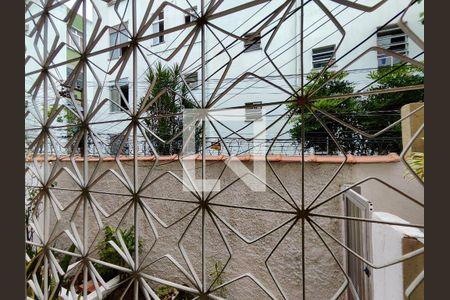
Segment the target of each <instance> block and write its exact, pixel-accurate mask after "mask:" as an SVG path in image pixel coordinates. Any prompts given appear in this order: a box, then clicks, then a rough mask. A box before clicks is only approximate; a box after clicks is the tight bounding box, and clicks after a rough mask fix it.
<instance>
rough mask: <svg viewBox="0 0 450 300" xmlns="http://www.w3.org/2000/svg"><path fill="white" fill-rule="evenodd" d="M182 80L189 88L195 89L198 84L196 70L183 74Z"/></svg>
mask: <svg viewBox="0 0 450 300" xmlns="http://www.w3.org/2000/svg"><path fill="white" fill-rule="evenodd" d="M184 81H186V83H187V85H188V86H189V87H190V88H191V89H195V88H196V87H197V86H198V72H192V73H188V74H185V75H184Z"/></svg>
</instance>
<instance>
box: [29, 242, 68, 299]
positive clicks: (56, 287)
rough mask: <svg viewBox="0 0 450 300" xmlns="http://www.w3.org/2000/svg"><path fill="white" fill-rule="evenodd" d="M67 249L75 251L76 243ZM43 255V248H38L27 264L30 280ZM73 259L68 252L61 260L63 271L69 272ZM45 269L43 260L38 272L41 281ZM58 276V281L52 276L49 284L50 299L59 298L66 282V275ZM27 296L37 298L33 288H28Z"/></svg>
mask: <svg viewBox="0 0 450 300" xmlns="http://www.w3.org/2000/svg"><path fill="white" fill-rule="evenodd" d="M67 251H68V252H72V253H73V252H74V251H75V245H74V244H72V245H71V246H70V247H69V249H68V250H67ZM42 255H44V252H43V251H42V248H39V249H37V250H36V252H35V255H34V256H33V257H32V258H31V260H30V261H29V262H28V264H27V265H26V267H25V274H26V275H25V276H26V280H30V279H31V278H32V276H33V273H34V271H35V269H36V267H37V266H38V265H37V264H38V263H39V260H40V258H41V256H42ZM72 259H73V257H72V256H71V255H69V254H66V255H64V256H63V258H62V259H61V260H60V262H59V265H60V267H61V269H62V270H63V272H67V269H68V268H69V265H70V262H71V261H72ZM43 270H44V264H42V262H41V265H40V266H39V269H38V271H37V272H36V276H37V278H38V281H39V282H40V281H41V280H42V272H43ZM58 276H59V278H58V280H59V281H58V282H57V281H56V279H55V278H53V277H50V284H49V295H50V299H59V298H58V295H59V293H60V291H61V287H62V286H63V283H64V275H58ZM27 296H28V297H30V298H32V299H35V294H34V292H33V290H32V289H31V288H29V289H27Z"/></svg>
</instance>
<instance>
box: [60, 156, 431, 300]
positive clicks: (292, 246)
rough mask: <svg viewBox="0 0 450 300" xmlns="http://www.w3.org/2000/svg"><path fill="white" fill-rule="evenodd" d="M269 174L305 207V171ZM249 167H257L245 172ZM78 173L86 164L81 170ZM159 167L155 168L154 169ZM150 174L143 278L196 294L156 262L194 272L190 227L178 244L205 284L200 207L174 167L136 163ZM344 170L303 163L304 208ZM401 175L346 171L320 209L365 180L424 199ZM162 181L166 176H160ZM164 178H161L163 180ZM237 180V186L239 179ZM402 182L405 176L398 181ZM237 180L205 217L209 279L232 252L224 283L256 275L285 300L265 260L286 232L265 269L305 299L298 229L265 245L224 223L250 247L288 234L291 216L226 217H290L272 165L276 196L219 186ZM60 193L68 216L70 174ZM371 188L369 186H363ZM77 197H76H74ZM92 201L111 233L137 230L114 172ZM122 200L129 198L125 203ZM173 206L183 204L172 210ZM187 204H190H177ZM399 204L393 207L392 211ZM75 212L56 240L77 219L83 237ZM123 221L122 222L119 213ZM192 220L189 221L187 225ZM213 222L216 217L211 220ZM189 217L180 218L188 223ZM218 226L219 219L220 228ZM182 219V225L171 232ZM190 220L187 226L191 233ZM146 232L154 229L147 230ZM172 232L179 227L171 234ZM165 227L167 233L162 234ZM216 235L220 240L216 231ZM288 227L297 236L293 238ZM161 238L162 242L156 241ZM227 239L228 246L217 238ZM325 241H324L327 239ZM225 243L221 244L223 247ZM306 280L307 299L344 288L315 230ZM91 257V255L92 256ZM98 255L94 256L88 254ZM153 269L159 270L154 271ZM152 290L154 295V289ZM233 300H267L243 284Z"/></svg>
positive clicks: (63, 240)
mask: <svg viewBox="0 0 450 300" xmlns="http://www.w3.org/2000/svg"><path fill="white" fill-rule="evenodd" d="M122 165H123V168H124V170H125V171H126V173H127V176H129V177H130V178H132V174H133V172H132V170H133V169H132V162H131V161H130V162H127V161H122ZM271 165H272V167H273V170H274V171H275V172H276V173H277V175H278V177H279V178H280V179H281V180H282V182H283V184H284V185H285V187H286V189H287V190H288V191H289V193H290V194H291V195H292V197H293V200H294V201H295V203H296V204H297V205H300V203H301V169H300V164H299V163H275V162H274V163H272V164H271ZM62 166H65V167H67V168H68V169H70V170H72V171H73V166H71V165H70V164H69V163H67V162H64V163H63V164H62V165H61V166H60V167H62ZM247 166H248V167H249V168H251V166H250V165H249V164H248V163H247ZM78 167H80V165H78ZM94 167H95V163H94V162H93V163H92V164H90V165H89V168H90V170H91V171H92V169H93V168H94ZM153 167H154V168H153ZM199 167H200V165H197V178H199V177H200V174H201V173H200V168H199ZM223 167H224V164H223V162H221V161H219V162H208V167H207V177H208V178H218V175H219V174H220V173H221V172H222V169H223ZM152 168H153V171H152V173H151V174H150V176H149V177H148V179H147V181H146V182H153V183H152V184H151V185H150V186H149V187H148V188H146V189H145V190H144V191H143V192H142V193H141V196H142V197H141V200H142V202H143V203H145V205H146V206H147V207H148V210H147V209H146V210H145V211H146V212H148V214H147V217H148V218H147V217H146V216H145V215H144V214H143V213H142V212H143V211H144V210H142V209H140V210H139V213H138V220H139V221H138V222H139V224H138V227H139V230H140V236H141V240H142V241H143V252H142V256H141V257H144V256H145V259H144V260H145V265H147V264H151V263H152V262H154V263H153V264H151V265H150V266H149V267H148V268H146V272H148V273H149V274H152V275H154V276H157V277H159V278H164V279H167V280H172V281H174V282H177V283H183V284H187V285H190V286H191V284H190V283H189V280H188V279H187V278H186V276H184V275H183V274H182V273H181V272H180V271H179V270H178V269H177V268H176V267H175V266H174V265H173V264H172V263H171V262H170V261H169V260H168V259H167V258H164V259H162V260H160V261H156V260H157V259H158V258H161V257H162V256H163V255H166V254H170V255H171V256H172V257H173V258H174V259H175V260H176V261H178V262H179V263H180V264H181V266H182V267H183V268H184V269H185V270H188V265H187V263H186V261H185V260H184V259H183V256H182V255H181V252H180V250H179V248H178V242H179V241H180V239H181V237H182V235H183V232H184V231H185V229H186V228H187V227H189V229H188V230H187V231H186V232H185V235H184V237H183V238H182V239H181V243H180V245H182V246H183V247H184V249H185V250H186V253H187V256H188V258H189V260H190V262H191V263H192V266H193V268H194V270H195V273H196V274H197V276H198V277H199V278H201V212H199V213H198V214H197V215H196V216H195V217H194V215H195V211H194V212H192V213H190V214H189V212H190V211H192V210H195V208H196V207H197V205H196V202H195V201H196V199H195V198H194V197H193V196H192V194H191V193H189V192H187V191H183V187H182V185H181V184H180V183H179V182H178V181H177V180H176V179H175V178H174V177H173V176H172V175H170V174H168V173H167V171H171V172H173V173H174V174H176V175H177V176H180V177H181V176H182V173H181V168H180V165H179V163H178V162H177V161H172V162H169V163H168V162H160V163H159V164H158V165H156V166H154V164H153V162H139V173H138V176H139V180H140V181H141V182H142V180H143V179H144V178H145V176H146V175H147V172H149V171H150V170H151V169H152ZM337 168H338V165H337V164H326V163H307V164H306V167H305V174H307V176H305V200H306V204H308V203H310V202H311V201H312V199H315V198H316V196H317V195H318V194H319V193H320V191H321V189H322V188H323V187H324V186H325V185H326V184H327V182H328V180H329V179H330V178H331V176H332V174H333V172H334V171H335V170H336V169H337ZM109 169H111V170H115V171H116V172H118V173H119V174H120V170H119V168H118V166H117V164H116V163H115V162H103V164H102V165H101V166H99V169H98V173H96V175H95V178H97V176H99V175H100V174H102V173H103V172H105V171H107V170H109ZM401 172H402V166H401V164H400V163H390V164H387V163H385V164H355V165H346V166H344V168H343V169H342V170H341V172H339V175H338V176H337V177H336V178H335V179H334V180H333V181H332V183H331V184H330V186H329V187H328V188H327V189H326V190H325V191H324V192H323V193H322V194H321V195H320V197H319V198H318V200H317V202H316V203H320V202H321V201H323V200H325V199H327V198H328V197H330V196H332V195H333V194H335V193H338V192H339V190H340V188H341V186H342V185H343V184H347V183H352V182H356V181H357V180H360V179H362V178H363V177H364V176H367V175H368V174H370V175H371V176H377V177H380V178H382V179H384V180H386V181H387V182H389V183H390V184H392V185H394V186H397V187H399V188H400V189H401V190H407V191H408V193H410V194H414V195H420V192H419V191H418V190H417V188H418V187H417V186H416V185H414V184H413V183H409V182H407V181H405V182H402V181H401V179H399V178H398V177H399V174H401ZM163 174H165V175H163ZM160 175H163V176H161V177H160V178H158V177H159V176H160ZM239 178H241V179H240V180H238V179H239ZM400 178H401V176H400ZM234 180H238V181H236V182H235V183H234V184H232V185H231V186H230V187H228V188H226V189H225V190H224V191H223V192H222V193H221V194H220V195H218V196H217V197H215V198H214V199H213V200H211V204H210V208H211V209H212V211H213V212H214V213H211V214H207V215H206V217H205V240H206V242H205V249H206V251H205V261H206V262H207V263H206V267H205V270H206V272H205V273H206V275H207V276H208V274H210V273H211V272H212V271H213V269H214V263H217V262H220V263H221V264H222V265H224V264H225V263H226V262H227V259H228V258H230V255H229V253H228V251H227V246H226V245H228V248H229V249H231V250H232V253H233V254H232V256H231V259H230V261H229V264H228V266H227V269H226V272H225V275H224V278H223V279H224V280H225V281H226V280H230V279H232V278H235V277H236V276H239V275H242V274H243V273H251V274H252V275H253V276H254V277H255V278H256V279H257V280H258V281H259V282H260V283H261V284H262V285H264V286H265V287H267V288H268V289H269V290H270V291H271V292H272V293H273V295H274V296H275V297H277V298H281V295H280V292H279V291H278V289H277V288H276V286H275V284H274V283H273V280H272V278H271V276H270V274H269V272H268V270H267V269H266V267H265V264H264V262H265V260H266V258H267V257H268V256H269V254H270V253H271V250H272V249H274V248H275V247H276V245H277V242H278V241H279V239H280V238H281V237H282V236H283V235H284V234H286V232H287V231H289V232H288V233H287V235H286V237H285V238H284V240H283V242H281V243H280V244H279V245H278V247H277V248H276V250H275V251H273V254H272V256H271V258H270V259H269V260H268V266H269V267H270V269H271V271H272V274H273V276H275V277H276V279H277V280H278V282H279V283H280V286H281V288H282V290H283V292H284V293H285V295H286V296H287V297H288V298H289V299H299V298H301V293H302V292H301V291H302V288H301V287H302V271H301V268H302V265H301V257H302V255H301V253H302V252H301V239H302V233H301V225H300V223H299V222H301V221H299V222H297V223H295V224H294V225H293V226H292V228H291V227H290V226H291V225H292V224H293V221H291V222H288V223H286V224H285V225H284V226H282V227H280V228H279V229H278V230H276V231H274V232H273V233H272V234H270V235H268V236H267V237H264V238H263V239H261V240H259V241H257V242H254V243H251V244H247V243H245V242H244V241H243V240H242V239H240V238H238V237H237V235H236V234H234V233H233V232H232V231H231V230H230V229H229V228H228V227H227V226H225V224H224V222H226V223H227V224H229V226H232V227H233V228H234V229H235V230H236V231H238V232H239V233H240V234H241V235H242V236H243V237H244V238H246V239H247V240H253V239H255V238H257V237H259V236H261V235H263V234H265V233H267V232H269V231H270V230H272V229H274V228H276V227H278V226H280V225H282V224H283V223H284V222H287V221H288V220H289V218H291V217H292V215H291V214H288V213H280V212H261V211H250V210H246V209H238V208H228V207H225V206H227V205H228V206H232V205H238V206H247V207H254V208H260V209H269V210H274V211H275V210H276V211H280V210H281V211H286V212H288V211H291V212H292V211H293V209H292V208H291V207H290V206H289V205H288V204H287V203H286V202H285V201H284V200H283V199H282V198H285V199H286V200H287V201H290V200H289V199H290V198H289V197H288V195H287V193H286V192H285V191H284V190H283V187H282V186H281V185H280V184H279V182H278V181H277V180H276V177H275V176H274V173H273V171H272V170H271V168H270V166H269V165H267V183H268V184H269V185H270V186H271V187H272V188H273V189H274V190H275V191H276V192H277V193H278V195H277V194H276V193H275V192H272V191H270V190H267V191H266V192H254V191H251V190H250V189H249V188H248V187H247V186H246V185H245V184H244V183H243V181H242V177H238V176H237V175H236V174H234V173H233V172H232V171H231V170H230V169H229V168H227V169H226V170H225V171H224V173H223V175H222V177H221V183H220V184H221V187H222V189H224V188H225V187H227V186H228V185H229V184H230V183H232V182H233V181H234ZM56 181H57V187H56V189H54V190H53V192H54V195H55V197H56V198H57V199H58V200H59V201H60V202H61V204H62V205H63V206H64V207H68V205H69V204H70V203H71V202H72V201H73V200H74V199H76V197H77V196H79V194H80V192H77V190H79V188H78V187H77V186H76V184H75V183H74V181H73V180H72V179H70V177H69V176H68V174H67V173H66V172H62V173H61V175H60V176H59V177H58V178H57V180H56ZM366 185H367V186H366ZM70 190H73V191H70ZM92 190H93V191H94V192H92V193H91V195H92V196H93V197H94V198H95V199H96V200H97V201H98V203H99V204H100V205H101V207H102V208H103V209H104V210H105V211H106V212H107V213H108V214H109V215H111V216H110V217H109V218H104V217H102V222H103V223H104V225H105V226H107V225H110V226H113V227H119V228H122V229H127V228H129V227H130V226H131V224H133V210H132V209H130V211H129V212H128V213H127V214H125V212H126V206H125V208H123V209H121V210H119V211H118V209H119V208H120V207H122V205H125V204H126V203H127V201H129V200H130V198H131V197H130V196H129V192H128V191H127V190H126V188H125V187H124V185H123V184H122V183H121V182H120V181H119V180H118V179H117V177H116V176H114V175H113V174H112V173H111V172H107V173H106V175H105V176H104V177H103V178H102V179H101V180H99V181H98V182H97V183H96V184H95V185H94V186H93V187H92ZM362 192H363V195H364V196H365V197H366V198H367V199H369V200H370V201H372V202H373V203H374V210H376V211H379V210H381V211H388V212H392V213H396V214H400V215H407V216H409V218H410V219H413V220H420V219H422V220H423V211H421V212H419V211H415V210H411V211H410V209H411V207H413V206H412V205H411V204H408V203H406V202H401V199H400V197H399V196H398V195H396V194H394V193H391V192H388V191H385V190H384V189H383V188H380V187H379V186H376V185H372V183H366V184H363V185H362ZM121 195H123V196H121ZM160 198H171V199H172V201H167V200H166V201H164V200H161V199H160ZM175 200H177V201H175ZM180 201H186V202H180ZM393 203H395V205H393ZM75 209H76V205H72V206H70V207H68V208H67V209H66V211H65V212H63V213H62V220H61V221H60V223H59V225H58V226H57V229H56V231H55V234H58V233H60V232H62V230H64V229H68V228H69V227H68V223H67V222H68V220H69V219H70V218H71V217H72V216H73V215H74V216H75V217H74V218H75V219H74V220H75V222H76V224H77V228H78V230H79V233H80V234H81V232H82V226H81V224H82V209H83V208H82V206H80V207H79V208H78V212H75V213H74V211H75ZM88 209H89V211H88V216H89V218H88V224H89V228H90V230H89V238H90V243H91V244H93V245H94V246H95V245H97V244H98V241H99V240H100V239H101V232H100V233H99V228H98V226H97V225H96V220H95V218H94V216H93V214H92V209H91V208H88ZM116 212H117V213H116ZM315 212H316V213H321V214H334V215H342V214H343V203H342V199H341V197H336V198H334V199H333V200H332V201H330V202H328V203H327V204H326V205H323V206H321V207H319V208H318V209H317V210H316V211H315ZM184 216H186V217H184ZM212 216H214V217H212ZM183 217H184V218H183ZM219 217H220V219H219ZM177 220H179V222H178V223H176V224H174V223H175V222H176V221H177ZM191 220H192V223H191V225H188V224H189V223H190V222H191ZM314 220H315V221H316V222H317V223H318V224H319V225H320V226H322V227H323V228H324V229H325V230H327V231H328V232H329V233H330V234H332V235H333V236H335V237H336V238H338V239H339V240H341V241H343V240H344V239H343V234H342V228H343V227H342V226H343V224H342V222H341V221H337V220H334V219H328V218H318V217H315V218H314ZM150 223H151V224H152V225H150ZM171 224H174V225H173V226H170V225H171ZM164 227H168V228H164ZM217 228H219V229H220V232H219V231H218V229H217ZM289 228H291V229H289ZM155 232H157V234H158V239H157V240H156V239H155ZM220 233H221V234H222V235H223V239H222V238H221V237H220V236H221V234H220ZM322 235H323V236H324V237H325V235H324V234H323V233H322ZM224 240H225V241H226V242H225V241H224ZM325 240H326V241H327V243H328V244H329V245H330V247H331V249H332V250H333V252H334V253H335V254H336V255H337V257H338V258H339V260H340V261H341V263H342V262H343V251H342V248H341V247H339V246H338V245H337V244H335V243H333V242H332V241H331V240H330V239H329V238H325ZM56 241H57V247H61V249H65V247H67V246H68V244H69V240H68V238H67V237H66V236H65V235H64V234H62V235H61V236H60V237H59V238H58V239H57V240H56ZM305 245H306V247H305V257H306V264H305V272H306V282H305V283H306V293H307V295H306V296H307V297H308V298H309V299H311V298H312V299H329V298H330V297H332V296H333V294H334V293H335V292H336V291H337V289H338V288H339V287H340V285H341V284H342V283H343V279H344V277H343V275H342V273H341V272H340V270H339V268H338V266H337V264H336V263H335V261H334V260H333V258H332V256H331V255H330V253H329V252H328V251H327V249H326V248H325V247H324V245H323V244H322V242H321V241H320V239H319V238H318V236H317V235H316V234H315V232H314V231H313V229H312V228H311V227H310V226H309V225H307V226H306V227H305ZM94 248H95V247H94ZM92 255H93V256H96V254H95V251H94V252H93V253H92ZM155 261H156V262H155ZM208 277H209V278H208V282H210V283H211V278H210V277H211V276H208ZM150 284H151V285H152V286H158V284H156V283H154V282H150ZM227 296H228V298H229V299H265V298H267V295H265V294H264V292H263V291H262V290H261V289H260V288H258V287H257V286H256V284H255V283H254V282H252V281H251V280H250V279H248V278H247V279H241V280H239V281H238V282H236V283H234V284H231V285H230V286H229V288H228V289H227Z"/></svg>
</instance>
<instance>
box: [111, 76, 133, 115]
mask: <svg viewBox="0 0 450 300" xmlns="http://www.w3.org/2000/svg"><path fill="white" fill-rule="evenodd" d="M110 84H111V85H110V97H111V112H118V111H123V110H127V109H128V106H127V103H128V88H129V84H128V79H121V80H119V88H117V86H116V84H115V82H111V83H110Z"/></svg>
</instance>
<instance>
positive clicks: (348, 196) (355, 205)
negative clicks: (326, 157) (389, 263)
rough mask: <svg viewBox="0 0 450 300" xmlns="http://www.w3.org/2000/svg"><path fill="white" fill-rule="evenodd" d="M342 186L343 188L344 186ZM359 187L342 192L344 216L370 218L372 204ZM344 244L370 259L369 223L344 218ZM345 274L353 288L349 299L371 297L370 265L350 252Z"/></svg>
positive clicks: (347, 257) (349, 293)
mask: <svg viewBox="0 0 450 300" xmlns="http://www.w3.org/2000/svg"><path fill="white" fill-rule="evenodd" d="M345 187H346V186H344V187H343V188H345ZM360 192H361V187H360V186H355V187H353V188H352V189H349V190H347V191H346V192H345V193H344V194H343V200H344V210H345V216H346V217H349V218H363V219H372V211H373V205H372V203H371V202H370V201H369V200H367V199H366V198H364V197H363V196H362V195H361V194H360ZM344 225H345V244H346V246H347V247H348V248H350V249H352V250H353V251H354V252H355V253H357V254H358V255H360V256H362V257H364V258H366V259H368V260H369V261H370V260H371V259H372V252H371V248H372V246H371V243H372V240H371V232H372V231H371V223H369V222H358V221H354V220H350V219H349V220H346V221H345V223H344ZM346 268H347V274H348V276H349V278H350V280H351V281H352V283H353V286H354V288H355V289H354V290H353V289H351V290H349V291H348V296H349V299H356V298H357V297H356V295H354V293H356V294H357V296H358V298H359V299H371V294H372V293H371V289H372V277H371V276H372V270H371V267H370V266H369V265H367V264H365V263H364V262H362V261H361V260H360V259H358V258H357V257H355V256H354V255H353V254H351V253H347V256H346Z"/></svg>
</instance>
